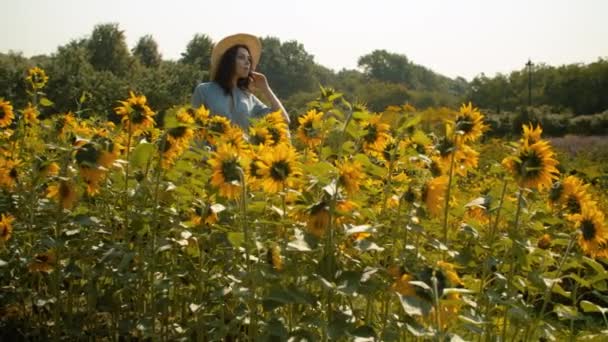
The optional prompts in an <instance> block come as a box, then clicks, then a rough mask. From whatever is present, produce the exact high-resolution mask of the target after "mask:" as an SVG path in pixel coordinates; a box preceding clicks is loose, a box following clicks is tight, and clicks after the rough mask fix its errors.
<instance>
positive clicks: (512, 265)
mask: <svg viewBox="0 0 608 342" xmlns="http://www.w3.org/2000/svg"><path fill="white" fill-rule="evenodd" d="M523 200H524V195H523V188H521V187H520V188H519V190H518V192H517V210H516V211H515V226H514V227H513V229H512V230H511V232H512V234H510V235H511V243H512V244H513V243H515V234H516V233H517V231H518V229H519V219H520V216H521V207H522V205H523ZM514 268H515V256H514V255H512V254H510V255H509V275H508V277H507V293H508V294H509V293H510V292H511V291H513V284H512V283H513V277H514V276H515V269H514ZM508 312H509V310H507V306H505V310H504V313H503V322H502V341H506V340H505V339H506V337H507V328H508V323H507V314H508Z"/></svg>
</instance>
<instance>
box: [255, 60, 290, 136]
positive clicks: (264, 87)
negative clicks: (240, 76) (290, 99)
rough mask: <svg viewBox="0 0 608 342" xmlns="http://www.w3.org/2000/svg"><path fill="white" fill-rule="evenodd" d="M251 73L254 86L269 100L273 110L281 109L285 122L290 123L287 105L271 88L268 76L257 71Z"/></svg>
mask: <svg viewBox="0 0 608 342" xmlns="http://www.w3.org/2000/svg"><path fill="white" fill-rule="evenodd" d="M251 75H252V79H253V82H252V83H253V86H254V87H255V88H256V89H258V90H259V91H260V92H261V93H262V96H264V98H266V100H267V101H268V102H270V107H271V108H272V110H279V109H280V110H281V113H282V114H283V118H284V119H285V122H287V124H289V121H290V120H289V114H287V111H286V110H285V107H283V104H282V103H281V101H279V98H278V97H277V96H276V95H275V94H274V92H273V91H272V89H270V86H269V85H268V80H267V79H266V76H264V75H263V74H261V73H259V72H255V71H254V72H252V73H251Z"/></svg>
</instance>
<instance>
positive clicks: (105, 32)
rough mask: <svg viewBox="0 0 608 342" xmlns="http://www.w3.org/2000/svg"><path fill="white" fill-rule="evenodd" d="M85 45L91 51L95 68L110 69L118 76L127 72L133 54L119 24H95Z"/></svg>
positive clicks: (90, 54)
mask: <svg viewBox="0 0 608 342" xmlns="http://www.w3.org/2000/svg"><path fill="white" fill-rule="evenodd" d="M85 46H86V48H87V51H88V53H89V61H90V63H91V65H92V66H93V68H95V70H98V71H110V72H111V73H113V74H115V75H117V76H125V75H126V74H127V72H128V70H129V65H130V62H131V55H130V54H129V49H128V48H127V42H126V39H125V34H124V31H121V30H120V29H119V28H118V24H100V25H97V26H95V28H94V29H93V33H92V34H91V37H90V38H89V39H88V40H87V42H86V45H85Z"/></svg>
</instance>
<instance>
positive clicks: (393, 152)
mask: <svg viewBox="0 0 608 342" xmlns="http://www.w3.org/2000/svg"><path fill="white" fill-rule="evenodd" d="M396 147H397V145H396V144H395V143H390V144H388V145H387V146H386V148H385V149H384V151H383V152H382V154H383V156H384V159H386V160H389V161H390V160H398V159H399V157H400V155H399V153H398V152H397V149H396Z"/></svg>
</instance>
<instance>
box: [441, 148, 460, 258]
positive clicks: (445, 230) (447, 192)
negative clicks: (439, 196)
mask: <svg viewBox="0 0 608 342" xmlns="http://www.w3.org/2000/svg"><path fill="white" fill-rule="evenodd" d="M457 148H458V147H457V144H454V150H453V151H452V156H451V160H450V171H449V174H448V188H447V189H446V190H445V201H444V208H443V244H444V246H445V249H444V250H443V252H442V259H444V260H445V253H446V252H447V250H448V212H449V205H450V190H451V188H452V177H453V176H454V159H455V156H456V149H457Z"/></svg>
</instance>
